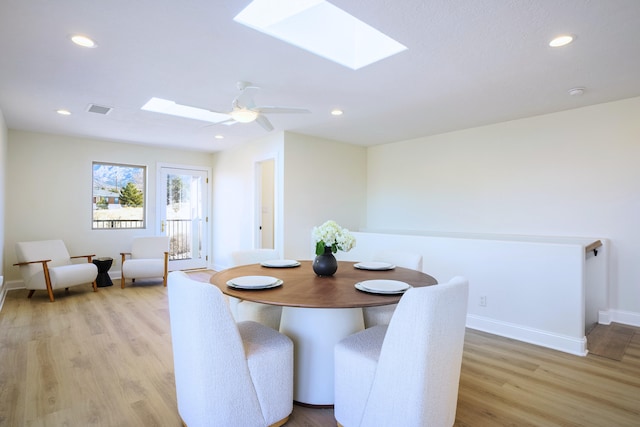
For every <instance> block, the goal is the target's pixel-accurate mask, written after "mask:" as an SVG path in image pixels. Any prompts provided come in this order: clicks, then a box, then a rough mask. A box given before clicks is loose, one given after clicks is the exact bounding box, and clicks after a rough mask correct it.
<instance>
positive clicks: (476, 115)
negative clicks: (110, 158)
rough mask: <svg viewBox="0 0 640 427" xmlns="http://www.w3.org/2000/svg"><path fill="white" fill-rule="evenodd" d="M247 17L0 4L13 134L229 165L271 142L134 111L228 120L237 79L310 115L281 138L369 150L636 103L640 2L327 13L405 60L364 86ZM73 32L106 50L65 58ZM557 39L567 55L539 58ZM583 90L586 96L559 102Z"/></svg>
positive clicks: (212, 10)
mask: <svg viewBox="0 0 640 427" xmlns="http://www.w3.org/2000/svg"><path fill="white" fill-rule="evenodd" d="M248 3H249V0H235V1H232V0H218V1H215V0H182V1H178V0H135V1H131V0H109V1H98V0H90V1H87V0H55V1H53V0H27V1H25V0H0V110H2V112H3V114H4V116H5V119H6V122H7V125H8V126H9V128H11V129H22V130H33V131H39V132H48V133H54V134H68V135H78V136H88V137H95V138H101V139H108V140H117V141H125V142H135V143H145V144H154V145H166V146H172V147H184V148H188V149H196V150H203V151H218V150H224V149H226V148H229V147H232V146H234V145H236V144H240V143H243V142H246V141H249V140H252V139H256V138H259V137H262V136H264V135H265V134H266V132H265V131H264V130H263V129H262V128H261V127H260V126H258V124H256V123H250V124H236V125H233V126H225V125H213V126H207V125H208V124H207V123H205V122H200V121H196V120H189V119H184V118H177V117H171V116H166V115H162V114H157V113H151V112H146V111H141V110H140V107H141V106H142V105H143V104H144V103H145V102H147V101H148V100H149V99H150V98H151V97H153V96H156V97H160V98H166V99H171V100H174V101H176V102H178V103H181V104H186V105H191V106H197V107H203V108H210V109H212V110H223V111H224V110H229V109H230V107H231V101H232V100H233V98H234V97H235V96H236V95H237V88H236V82H237V81H239V80H244V81H249V82H252V83H253V84H254V85H256V86H260V87H261V88H262V89H261V91H260V92H259V93H258V95H257V96H256V99H255V100H256V103H257V104H261V105H276V106H289V107H303V108H308V109H309V110H311V111H312V114H299V115H283V114H278V115H275V114H274V115H270V116H269V119H270V120H271V122H272V123H273V125H274V127H275V131H283V130H288V131H293V132H298V133H303V134H308V135H315V136H318V137H322V138H328V139H334V140H338V141H344V142H349V143H354V144H362V145H374V144H381V143H386V142H392V141H399V140H404V139H410V138H415V137H420V136H426V135H433V134H438V133H442V132H447V131H451V130H456V129H464V128H469V127H474V126H479V125H484V124H490V123H496V122H502V121H507V120H512V119H517V118H522V117H528V116H534V115H539V114H544V113H550V112H556V111H561V110H567V109H572V108H576V107H581V106H586V105H591V104H598V103H602V102H608V101H613V100H618V99H623V98H630V97H635V96H640V1H639V0H537V1H536V0H481V1H479V0H402V1H397V0H396V1H394V0H334V1H332V3H333V4H335V5H336V6H338V7H340V8H342V9H344V10H346V11H347V12H349V13H351V14H352V15H354V16H356V17H357V18H359V19H361V20H363V21H365V22H366V23H368V24H370V25H372V26H374V27H376V28H378V29H379V30H381V31H383V32H384V33H386V34H387V35H389V36H391V37H392V38H394V39H396V40H397V41H399V42H400V43H402V44H404V45H405V46H407V47H408V50H406V51H404V52H401V53H399V54H397V55H395V56H392V57H390V58H388V59H385V60H382V61H380V62H378V63H375V64H373V65H369V66H367V67H364V68H362V69H360V70H357V71H353V70H351V69H348V68H346V67H343V66H341V65H338V64H335V63H333V62H330V61H328V60H326V59H323V58H321V57H317V56H314V55H313V54H311V53H308V52H306V51H304V50H301V49H299V48H296V47H293V46H290V45H287V44H285V43H283V42H281V41H279V40H276V39H273V38H270V37H268V36H266V35H264V34H261V33H259V32H257V31H254V30H252V29H249V28H247V27H244V26H242V25H240V24H238V23H236V22H234V21H233V17H234V16H235V15H236V14H237V13H239V12H240V11H241V10H242V9H243V8H244V7H245V6H246V5H247V4H248ZM327 31H328V32H329V31H331V29H330V28H327ZM74 33H83V34H86V35H88V36H91V37H92V38H94V39H95V40H96V41H97V43H98V44H99V47H98V48H96V49H83V48H80V47H77V46H75V45H73V44H72V43H71V42H70V41H69V38H68V37H69V36H70V35H71V34H74ZM560 33H572V34H574V35H576V40H575V41H574V43H572V44H571V45H568V46H566V47H563V48H557V49H552V48H550V47H548V45H547V43H548V42H549V40H550V39H551V38H552V37H553V36H555V35H558V34H560ZM576 86H583V87H585V88H586V91H585V93H584V95H582V96H579V97H575V96H573V97H572V96H570V95H568V93H567V91H568V90H569V89H571V88H573V87H576ZM92 103H93V104H98V105H103V106H108V107H113V110H112V112H111V113H110V114H109V115H106V116H104V115H98V114H94V113H89V112H87V107H88V106H89V104H92ZM334 107H339V108H342V109H344V111H345V114H344V115H343V116H341V117H333V116H331V115H330V114H329V112H330V110H331V109H332V108H334ZM58 108H67V109H69V110H71V111H72V112H73V114H72V115H71V116H68V117H63V116H60V115H58V114H56V113H55V111H56V110H57V109H58ZM216 134H221V135H224V137H225V138H224V139H222V140H217V139H214V135H216Z"/></svg>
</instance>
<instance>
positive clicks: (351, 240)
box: [311, 220, 356, 255]
mask: <svg viewBox="0 0 640 427" xmlns="http://www.w3.org/2000/svg"><path fill="white" fill-rule="evenodd" d="M311 234H312V237H313V239H314V240H315V242H316V255H321V254H322V253H324V250H325V248H326V247H330V248H331V252H334V253H335V252H337V251H338V250H341V251H345V252H348V251H350V250H351V249H353V247H354V246H355V244H356V239H355V237H354V236H353V235H352V234H351V233H350V232H349V230H348V229H346V228H342V227H340V226H339V225H338V224H337V223H336V222H335V221H331V220H329V221H327V222H325V223H324V224H322V225H321V226H320V227H313V231H312V233H311Z"/></svg>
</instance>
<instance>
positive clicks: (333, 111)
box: [331, 108, 342, 116]
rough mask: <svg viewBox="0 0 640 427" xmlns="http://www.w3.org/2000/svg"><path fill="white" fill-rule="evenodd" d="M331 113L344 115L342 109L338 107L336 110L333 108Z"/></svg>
mask: <svg viewBox="0 0 640 427" xmlns="http://www.w3.org/2000/svg"><path fill="white" fill-rule="evenodd" d="M331 115H332V116H341V115H342V110H340V109H337V108H336V109H334V110H331Z"/></svg>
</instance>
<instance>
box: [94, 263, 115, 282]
mask: <svg viewBox="0 0 640 427" xmlns="http://www.w3.org/2000/svg"><path fill="white" fill-rule="evenodd" d="M92 262H93V263H94V264H95V265H96V267H98V277H96V284H97V285H98V287H99V288H105V287H107V286H113V282H112V281H111V277H109V269H110V268H111V264H112V263H113V258H109V257H102V258H94V259H93V261H92Z"/></svg>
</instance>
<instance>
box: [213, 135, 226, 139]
mask: <svg viewBox="0 0 640 427" xmlns="http://www.w3.org/2000/svg"><path fill="white" fill-rule="evenodd" d="M214 138H215V139H224V136H222V135H216V136H214Z"/></svg>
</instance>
